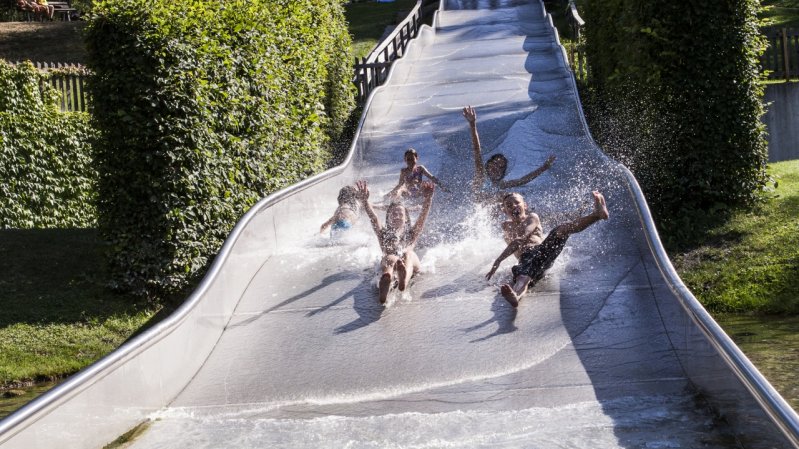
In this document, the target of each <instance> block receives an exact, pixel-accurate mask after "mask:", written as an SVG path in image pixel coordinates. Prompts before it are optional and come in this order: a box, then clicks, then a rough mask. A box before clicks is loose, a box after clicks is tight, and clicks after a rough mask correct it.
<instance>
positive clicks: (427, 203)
mask: <svg viewBox="0 0 799 449" xmlns="http://www.w3.org/2000/svg"><path fill="white" fill-rule="evenodd" d="M435 190H436V186H435V184H433V183H432V182H429V181H425V182H423V183H422V192H423V193H424V204H423V205H422V211H421V212H419V218H417V219H416V223H415V224H414V225H413V228H412V229H411V235H410V240H409V241H408V246H413V245H414V244H415V243H416V239H418V238H419V236H420V235H421V234H422V229H424V222H425V220H427V215H428V214H430V207H431V206H432V204H433V193H434V192H435Z"/></svg>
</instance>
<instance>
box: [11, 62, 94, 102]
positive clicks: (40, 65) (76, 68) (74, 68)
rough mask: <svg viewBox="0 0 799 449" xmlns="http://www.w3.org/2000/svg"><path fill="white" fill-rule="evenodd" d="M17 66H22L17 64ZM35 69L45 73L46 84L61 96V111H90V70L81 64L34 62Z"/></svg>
mask: <svg viewBox="0 0 799 449" xmlns="http://www.w3.org/2000/svg"><path fill="white" fill-rule="evenodd" d="M16 64H21V63H20V62H16ZM32 64H33V66H34V67H36V68H37V69H39V70H40V71H41V72H44V73H45V75H47V76H46V77H45V81H43V82H44V83H47V84H49V85H50V86H52V87H53V88H54V89H55V90H56V91H57V92H58V93H59V94H60V95H61V111H63V112H87V111H88V110H89V92H88V91H87V90H86V78H88V76H89V70H88V69H87V68H86V67H85V66H83V65H81V64H63V63H60V62H57V63H52V62H50V63H48V62H34V63H32Z"/></svg>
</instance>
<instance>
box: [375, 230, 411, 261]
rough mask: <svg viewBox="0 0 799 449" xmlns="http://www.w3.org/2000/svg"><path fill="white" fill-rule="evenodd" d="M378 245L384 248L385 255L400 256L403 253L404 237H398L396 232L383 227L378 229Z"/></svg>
mask: <svg viewBox="0 0 799 449" xmlns="http://www.w3.org/2000/svg"><path fill="white" fill-rule="evenodd" d="M401 240H402V241H401ZM380 246H381V247H383V248H385V249H386V256H388V255H390V254H393V255H395V256H397V257H402V255H403V254H404V253H405V245H404V239H400V236H398V235H397V233H396V232H392V231H390V230H388V229H387V228H383V229H382V230H381V231H380Z"/></svg>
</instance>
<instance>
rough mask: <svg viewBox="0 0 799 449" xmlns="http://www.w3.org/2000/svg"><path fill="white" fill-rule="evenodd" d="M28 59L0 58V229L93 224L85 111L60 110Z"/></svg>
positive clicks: (89, 134) (89, 133)
mask: <svg viewBox="0 0 799 449" xmlns="http://www.w3.org/2000/svg"><path fill="white" fill-rule="evenodd" d="M46 76H47V75H46V74H42V73H40V72H39V71H38V70H37V69H36V68H34V67H33V65H31V64H30V63H24V64H20V65H18V66H13V65H10V64H8V63H6V62H4V61H1V60H0V179H2V183H0V229H8V228H72V227H78V228H83V227H90V226H93V225H94V223H95V208H94V197H95V194H94V182H95V180H96V172H95V171H94V169H93V168H92V165H91V140H92V137H93V136H94V131H93V130H92V128H91V126H90V124H89V119H88V116H87V114H84V113H77V112H71V113H63V112H61V111H60V109H59V106H58V104H59V97H58V93H57V92H55V90H54V89H52V88H51V87H50V86H49V85H48V84H47V83H46V82H44V81H45V78H46Z"/></svg>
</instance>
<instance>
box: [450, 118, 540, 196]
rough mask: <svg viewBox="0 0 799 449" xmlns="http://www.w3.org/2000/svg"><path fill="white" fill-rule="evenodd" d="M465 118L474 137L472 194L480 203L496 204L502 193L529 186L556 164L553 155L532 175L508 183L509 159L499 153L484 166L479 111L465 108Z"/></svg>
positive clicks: (531, 173)
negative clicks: (478, 125)
mask: <svg viewBox="0 0 799 449" xmlns="http://www.w3.org/2000/svg"><path fill="white" fill-rule="evenodd" d="M463 118H465V119H466V121H467V122H468V123H469V131H470V133H471V135H472V154H473V156H474V178H472V194H473V195H474V196H475V198H477V199H478V201H481V202H494V201H497V202H498V201H499V200H500V198H497V196H498V195H499V194H500V191H502V190H506V189H512V188H514V187H519V186H523V185H525V184H527V183H528V182H530V181H532V180H533V179H535V178H537V177H538V176H539V175H541V174H542V173H544V172H545V171H547V170H548V169H549V168H550V167H552V164H553V163H554V162H555V156H554V155H551V156H549V157H548V158H547V160H546V161H545V162H544V163H543V165H541V166H540V167H538V168H537V169H535V170H533V171H531V172H530V173H528V174H526V175H524V176H522V177H521V178H519V179H513V180H510V181H506V180H504V179H503V178H505V174H506V172H507V170H508V158H506V157H505V155H503V154H502V153H497V154H495V155H493V156H491V157H490V158H488V160H487V161H486V163H485V167H484V166H483V153H482V148H481V146H480V136H479V135H478V134H477V111H475V110H474V108H473V107H471V106H466V107H465V108H463Z"/></svg>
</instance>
